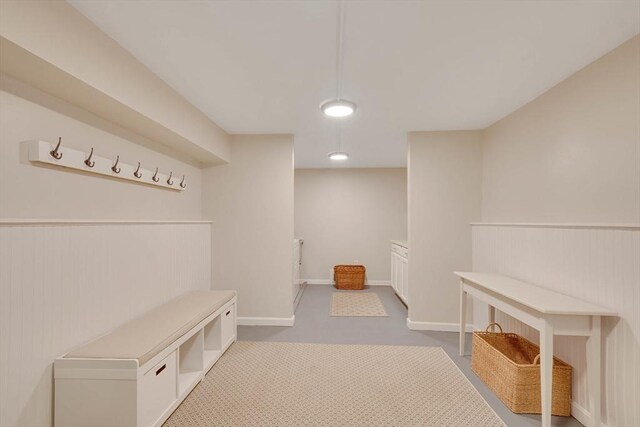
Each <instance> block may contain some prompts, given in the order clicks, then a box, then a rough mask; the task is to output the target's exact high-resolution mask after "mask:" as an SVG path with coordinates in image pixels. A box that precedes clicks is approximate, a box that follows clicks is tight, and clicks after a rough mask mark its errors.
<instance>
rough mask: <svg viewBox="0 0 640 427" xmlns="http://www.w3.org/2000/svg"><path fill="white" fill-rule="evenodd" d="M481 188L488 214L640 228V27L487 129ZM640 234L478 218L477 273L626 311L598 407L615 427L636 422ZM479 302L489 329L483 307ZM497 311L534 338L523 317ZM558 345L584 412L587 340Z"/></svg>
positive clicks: (613, 322)
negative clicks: (516, 280)
mask: <svg viewBox="0 0 640 427" xmlns="http://www.w3.org/2000/svg"><path fill="white" fill-rule="evenodd" d="M482 190H483V191H482V194H483V199H482V213H483V215H482V220H483V221H484V222H493V223H495V222H513V223H524V222H532V223H543V222H562V223H568V224H571V223H587V222H588V223H631V224H633V223H635V224H636V225H640V36H636V37H634V38H633V39H631V40H630V41H628V42H626V43H624V44H623V45H621V46H620V47H618V48H617V49H615V50H613V51H612V52H610V53H609V54H607V55H605V56H604V57H602V58H600V59H599V60H597V61H595V62H594V63H592V64H590V65H588V66H587V67H585V68H584V69H582V70H581V71H579V72H578V73H576V74H574V75H573V76H571V77H570V78H568V79H567V80H565V81H563V82H561V83H560V84H558V85H557V86H555V87H554V88H552V89H551V90H549V91H548V92H547V93H545V94H543V95H542V96H540V97H539V98H537V99H535V100H533V101H532V102H531V103H529V104H527V105H526V106H524V107H522V108H521V109H520V110H518V111H516V112H515V113H513V114H511V115H509V116H507V117H506V118H504V119H502V120H501V121H499V122H498V123H496V124H494V125H492V126H491V127H489V128H488V129H487V130H486V131H485V134H484V142H483V189H482ZM638 236H639V232H638V231H637V226H636V231H630V230H628V229H622V230H620V229H606V227H605V229H601V228H598V227H596V228H588V227H587V228H578V229H576V228H570V227H569V228H567V227H566V226H564V227H554V228H544V227H543V228H529V227H478V228H477V229H476V227H474V249H473V250H474V252H473V256H474V265H473V268H474V270H476V271H491V272H497V273H504V274H508V275H510V276H513V277H516V278H520V279H523V280H528V281H531V282H533V283H536V284H539V285H540V286H545V287H548V288H550V289H554V290H557V291H559V292H562V293H565V294H568V295H572V296H576V297H578V298H582V299H585V300H589V301H592V302H597V303H600V304H603V305H605V306H607V307H608V308H611V309H613V310H616V311H618V312H620V319H606V320H605V322H604V340H605V343H606V345H605V350H604V354H605V361H604V369H605V374H604V375H605V384H604V390H603V391H604V395H603V396H605V397H604V408H603V414H604V417H605V423H606V424H607V425H609V426H611V427H613V426H635V425H639V424H640V409H639V408H638V405H637V402H638V400H639V399H640V372H639V371H638V366H639V365H640V324H639V323H638V321H639V319H640V318H639V316H640V315H639V313H640V308H639V307H640V299H639V295H640V294H639V293H638V289H639V287H638V286H639V283H640V277H639V271H640V268H639V266H638V260H639V259H640V240H639V237H638ZM474 309H475V311H476V312H475V313H474V318H475V322H476V325H477V326H480V327H482V326H483V325H484V323H485V322H486V318H485V317H484V314H485V311H484V310H483V309H482V308H481V307H480V305H478V304H477V305H476V306H475V307H474ZM502 320H503V321H504V322H506V323H507V329H509V330H516V331H521V332H522V333H524V334H525V335H529V336H532V337H534V338H535V333H534V332H533V331H531V330H529V329H528V328H526V327H525V326H524V325H522V324H520V323H519V322H517V321H515V320H510V319H505V318H502ZM478 323H479V324H478ZM556 342H557V345H558V346H557V349H558V353H559V354H560V355H561V356H562V357H565V358H566V359H567V361H569V362H570V363H571V364H572V365H573V366H574V368H575V371H574V375H575V380H574V384H575V386H576V387H575V394H574V402H575V403H576V404H577V406H574V410H575V413H574V415H575V416H577V417H582V418H584V417H585V416H588V414H587V412H586V411H588V410H589V408H588V405H587V403H586V398H585V388H584V387H585V385H584V376H585V370H584V366H585V365H584V353H583V347H582V344H583V342H582V341H581V340H579V339H575V338H574V339H568V338H559V339H557V340H556ZM585 414H586V415H585Z"/></svg>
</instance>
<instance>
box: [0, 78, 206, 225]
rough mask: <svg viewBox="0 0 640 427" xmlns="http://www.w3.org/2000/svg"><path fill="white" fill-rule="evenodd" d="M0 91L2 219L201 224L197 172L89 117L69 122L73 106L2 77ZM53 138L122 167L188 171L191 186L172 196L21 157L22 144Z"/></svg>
mask: <svg viewBox="0 0 640 427" xmlns="http://www.w3.org/2000/svg"><path fill="white" fill-rule="evenodd" d="M0 89H1V90H0V218H72V219H78V218H92V219H93V218H102V219H123V218H124V219H145V220H148V219H200V217H201V198H202V194H201V181H202V178H201V170H200V169H199V168H196V167H193V166H191V165H189V164H186V163H183V162H181V161H178V160H175V159H173V158H171V157H169V156H166V155H163V154H160V153H158V152H156V151H154V150H150V149H148V148H145V147H143V146H141V145H140V144H137V143H132V142H131V140H130V139H129V138H137V139H139V138H140V137H139V136H137V135H133V134H131V132H127V131H125V130H123V129H119V128H117V127H116V126H114V125H112V124H109V123H106V122H105V121H104V120H101V119H98V118H96V117H93V116H91V115H89V114H87V113H83V114H82V117H83V118H84V119H85V121H80V120H77V119H74V118H72V116H74V115H76V114H77V113H80V112H79V111H78V109H77V108H75V107H73V106H71V105H69V104H67V103H65V102H63V101H60V100H58V99H56V98H53V97H51V96H49V95H46V94H43V93H42V92H39V91H37V90H34V89H32V88H29V87H27V86H25V85H23V84H21V83H18V82H16V81H13V80H11V79H8V78H6V77H4V78H2V79H1V80H0ZM18 95H20V96H18ZM35 101H37V103H36V102H35ZM44 105H46V106H44ZM87 121H90V122H92V124H93V125H90V124H88V123H87ZM96 126H98V127H96ZM103 129H109V130H110V131H111V132H107V131H105V130H103ZM116 134H118V135H119V136H116ZM58 136H62V138H63V144H65V146H68V147H71V148H75V149H81V150H85V151H87V152H88V151H89V150H90V149H91V147H94V148H95V151H96V153H97V154H99V155H101V156H105V157H112V158H114V159H115V157H116V155H120V160H121V161H122V162H124V163H136V162H138V161H141V162H142V164H143V165H144V166H145V167H147V168H149V169H150V168H152V167H155V166H157V167H159V168H160V170H161V171H165V172H169V171H173V172H174V174H176V175H179V176H182V174H185V175H186V176H187V183H188V187H187V189H186V190H185V191H182V192H176V191H171V190H164V189H159V188H155V187H149V186H145V185H141V184H136V183H133V182H128V181H121V180H112V179H108V178H105V177H99V176H92V175H89V174H86V175H84V174H81V173H76V172H70V171H66V170H64V169H60V168H55V169H54V168H44V167H40V166H36V164H31V163H30V162H29V161H28V160H27V158H26V152H24V151H22V152H21V144H20V143H21V142H22V141H26V140H33V139H41V140H45V141H50V142H55V141H57V138H58Z"/></svg>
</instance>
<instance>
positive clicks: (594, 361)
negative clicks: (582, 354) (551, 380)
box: [587, 316, 602, 427]
mask: <svg viewBox="0 0 640 427" xmlns="http://www.w3.org/2000/svg"><path fill="white" fill-rule="evenodd" d="M600 326H601V324H600V316H591V335H590V336H589V338H587V390H588V392H589V408H590V409H591V426H593V427H600V426H601V424H600V423H601V412H600V411H601V402H600V394H601V389H600V387H601V384H600V381H601V372H600V369H601V361H600V351H601V349H602V346H601V345H602V344H601V339H602V334H601V329H600Z"/></svg>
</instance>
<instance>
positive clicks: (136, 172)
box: [133, 162, 142, 178]
mask: <svg viewBox="0 0 640 427" xmlns="http://www.w3.org/2000/svg"><path fill="white" fill-rule="evenodd" d="M133 176H135V177H136V178H142V172H140V162H138V168H137V169H136V170H135V172H133Z"/></svg>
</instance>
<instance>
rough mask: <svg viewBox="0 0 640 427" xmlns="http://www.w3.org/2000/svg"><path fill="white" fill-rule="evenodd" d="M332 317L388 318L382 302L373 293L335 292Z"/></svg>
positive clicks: (332, 300)
mask: <svg viewBox="0 0 640 427" xmlns="http://www.w3.org/2000/svg"><path fill="white" fill-rule="evenodd" d="M331 315H332V316H349V317H351V316H363V317H376V316H386V315H387V312H386V311H385V310H384V306H383V305H382V301H380V297H378V294H376V293H373V292H365V293H352V292H334V293H333V294H332V295H331Z"/></svg>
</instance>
